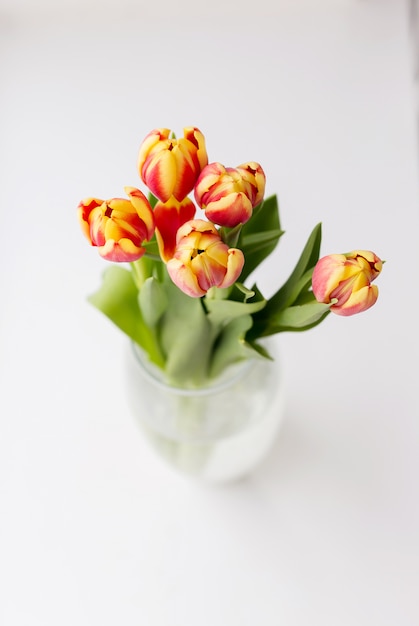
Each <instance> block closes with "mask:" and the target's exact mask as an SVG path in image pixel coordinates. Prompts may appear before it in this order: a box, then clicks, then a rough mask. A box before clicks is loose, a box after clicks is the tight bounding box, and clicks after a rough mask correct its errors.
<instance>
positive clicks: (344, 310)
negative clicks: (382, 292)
mask: <svg viewBox="0 0 419 626" xmlns="http://www.w3.org/2000/svg"><path fill="white" fill-rule="evenodd" d="M377 298H378V287H377V286H376V285H367V286H365V287H362V289H359V290H358V291H354V292H353V293H352V294H351V297H350V298H348V300H346V301H345V302H344V304H342V305H339V304H337V305H334V306H331V307H330V310H331V311H333V313H336V314H337V315H342V316H349V315H355V314H356V313H362V312H363V311H366V310H367V309H369V308H371V307H372V306H373V305H374V304H375V303H376V301H377Z"/></svg>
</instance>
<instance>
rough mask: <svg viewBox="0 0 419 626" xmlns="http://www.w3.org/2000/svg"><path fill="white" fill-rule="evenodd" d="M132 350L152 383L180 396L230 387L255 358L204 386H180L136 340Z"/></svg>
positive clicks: (207, 393) (230, 369) (230, 367)
mask: <svg viewBox="0 0 419 626" xmlns="http://www.w3.org/2000/svg"><path fill="white" fill-rule="evenodd" d="M131 350H132V353H133V355H134V358H135V360H136V362H137V363H138V364H139V365H140V366H141V368H142V372H143V374H144V376H145V377H146V378H147V380H149V382H150V383H151V384H153V385H154V386H155V387H158V388H160V389H162V390H165V391H167V390H170V391H171V392H172V393H174V394H176V395H179V396H206V395H211V394H214V393H218V392H221V391H224V390H225V389H228V387H230V386H232V385H234V383H235V382H237V381H238V380H240V379H241V378H242V377H243V376H244V375H245V374H246V372H247V371H249V370H250V368H251V367H252V363H253V362H254V361H255V359H253V358H245V359H242V360H240V361H238V362H237V363H233V364H232V365H230V366H228V367H227V369H226V370H225V371H224V372H223V373H222V374H221V375H220V376H218V377H216V378H215V379H210V380H209V382H208V384H206V385H203V386H202V387H179V386H177V385H172V384H170V382H167V381H166V380H164V372H163V370H160V368H158V366H157V365H154V364H153V363H152V362H151V361H150V360H149V359H148V358H147V355H146V353H145V352H144V350H142V349H141V347H140V346H139V345H138V344H137V343H136V342H135V341H131Z"/></svg>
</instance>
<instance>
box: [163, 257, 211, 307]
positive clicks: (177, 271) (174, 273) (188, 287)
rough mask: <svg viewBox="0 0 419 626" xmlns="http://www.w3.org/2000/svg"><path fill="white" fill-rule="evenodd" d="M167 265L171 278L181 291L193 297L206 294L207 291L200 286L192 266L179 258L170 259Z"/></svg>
mask: <svg viewBox="0 0 419 626" xmlns="http://www.w3.org/2000/svg"><path fill="white" fill-rule="evenodd" d="M166 267H167V271H168V273H169V276H170V278H171V279H172V281H173V282H174V283H175V285H176V286H177V287H179V289H180V290H181V291H183V292H184V293H186V294H187V295H188V296H191V298H200V297H201V296H204V295H205V293H206V292H205V291H204V290H203V289H201V287H200V286H199V283H198V279H197V277H196V276H195V274H194V273H193V271H192V269H191V268H190V267H188V266H186V265H184V264H183V263H182V262H181V261H179V260H178V259H170V261H168V263H167V265H166Z"/></svg>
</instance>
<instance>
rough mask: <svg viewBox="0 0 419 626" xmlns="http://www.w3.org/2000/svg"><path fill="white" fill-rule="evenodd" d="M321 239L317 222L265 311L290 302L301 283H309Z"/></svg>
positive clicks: (320, 227)
mask: <svg viewBox="0 0 419 626" xmlns="http://www.w3.org/2000/svg"><path fill="white" fill-rule="evenodd" d="M321 239H322V226H321V224H317V226H315V227H314V229H313V230H312V232H311V234H310V236H309V238H308V240H307V243H306V245H305V246H304V249H303V251H302V253H301V256H300V258H299V259H298V262H297V265H296V266H295V268H294V270H293V272H292V274H291V276H290V277H289V278H288V280H287V281H286V282H285V283H284V285H283V286H282V287H281V288H280V289H279V290H278V291H277V292H276V293H275V294H274V295H273V296H272V298H270V299H269V302H268V305H267V309H268V311H267V312H270V311H271V310H279V309H282V308H285V307H286V306H289V305H290V304H292V302H293V300H292V297H293V295H294V294H296V295H298V293H299V292H300V291H301V289H300V291H299V288H300V286H301V281H302V283H303V284H304V283H308V284H310V280H311V274H312V271H313V269H314V266H315V265H316V263H317V261H318V260H319V254H320V244H321Z"/></svg>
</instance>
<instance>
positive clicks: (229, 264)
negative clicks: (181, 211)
mask: <svg viewBox="0 0 419 626" xmlns="http://www.w3.org/2000/svg"><path fill="white" fill-rule="evenodd" d="M243 265H244V255H243V252H242V251H241V250H239V249H237V248H229V247H228V246H227V245H226V244H225V243H224V242H223V241H222V240H221V237H220V235H219V233H218V231H217V229H216V228H215V226H214V224H211V223H210V222H207V221H205V220H190V221H189V222H186V223H185V224H183V226H181V227H180V228H179V230H178V233H177V237H176V251H175V254H174V257H173V258H172V259H171V260H170V261H169V262H168V263H167V271H168V272H169V276H170V278H171V279H172V281H173V282H174V283H175V285H176V286H177V287H179V289H181V290H182V291H183V292H184V293H186V294H187V295H188V296H191V297H192V298H199V297H201V296H204V295H205V294H206V293H207V291H208V289H210V288H211V287H221V288H223V287H230V285H232V284H233V283H235V282H236V280H237V279H238V277H239V276H240V274H241V271H242V269H243Z"/></svg>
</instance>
